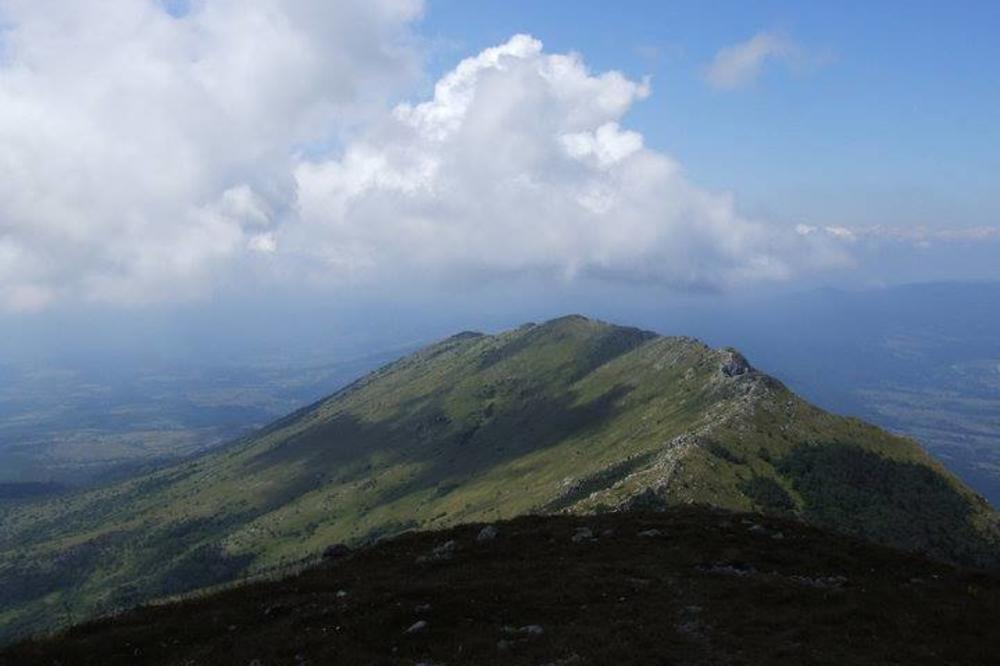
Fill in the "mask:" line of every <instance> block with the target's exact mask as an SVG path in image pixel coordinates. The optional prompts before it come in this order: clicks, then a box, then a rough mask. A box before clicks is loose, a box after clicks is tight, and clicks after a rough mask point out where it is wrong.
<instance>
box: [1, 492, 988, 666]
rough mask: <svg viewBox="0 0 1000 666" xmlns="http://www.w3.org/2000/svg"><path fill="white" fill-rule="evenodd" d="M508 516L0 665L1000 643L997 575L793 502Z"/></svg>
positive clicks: (452, 659) (934, 649)
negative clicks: (794, 517)
mask: <svg viewBox="0 0 1000 666" xmlns="http://www.w3.org/2000/svg"><path fill="white" fill-rule="evenodd" d="M495 527H496V528H497V529H498V535H497V536H496V537H495V538H493V539H491V540H486V541H481V540H478V539H477V535H478V534H479V533H480V527H479V526H472V525H469V526H464V527H459V528H453V529H449V530H445V531H439V532H419V533H412V534H408V535H405V536H402V537H398V538H396V539H392V540H389V541H385V542H382V543H379V544H377V545H375V546H372V547H368V548H365V549H362V550H359V551H356V552H354V553H353V554H351V555H348V556H346V557H344V558H342V559H339V560H336V561H333V562H330V563H326V564H322V565H320V566H318V567H316V568H313V569H310V570H308V571H305V572H304V573H302V574H301V575H298V576H295V577H292V578H288V579H285V580H282V581H278V582H268V583H256V584H252V585H247V586H244V587H239V588H235V589H230V590H227V591H224V592H221V593H217V594H214V595H210V596H206V597H202V598H197V599H191V600H187V601H183V602H181V603H172V604H167V605H161V606H155V607H148V608H143V609H139V610H136V611H132V612H129V613H127V614H125V615H122V616H120V617H117V618H114V619H107V620H103V621H100V622H96V623H93V624H88V625H85V626H81V627H77V628H74V629H72V630H70V631H68V632H66V633H64V634H62V635H59V636H56V637H55V638H52V639H48V640H42V641H39V642H35V643H26V644H22V645H18V646H15V647H13V648H11V649H10V650H8V651H7V652H4V653H0V664H3V665H4V666H6V665H7V664H11V665H13V664H17V665H19V666H30V665H31V664H39V665H41V664H45V665H49V664H55V663H60V664H95V665H96V664H100V665H102V666H104V665H113V664H187V665H189V666H196V665H199V664H211V665H216V664H239V665H240V666H248V665H250V664H254V665H260V666H275V665H278V664H289V665H292V664H294V665H296V666H301V665H302V664H313V665H319V664H406V665H413V664H420V663H422V664H451V665H453V666H454V665H457V664H505V665H512V664H532V665H539V664H550V665H552V664H564V665H569V664H576V665H579V666H584V665H586V664H593V665H606V664H660V663H670V664H766V663H797V664H838V665H839V664H949V663H951V664H987V663H994V664H995V663H996V656H997V655H998V654H1000V631H997V628H996V618H997V617H998V614H1000V579H998V578H996V577H992V576H987V575H984V574H975V573H971V572H967V571H962V570H958V569H952V568H949V567H947V566H945V565H940V564H935V563H932V562H931V561H929V560H926V559H923V558H921V557H918V556H914V555H908V554H904V553H901V552H898V551H893V550H889V549H886V548H882V547H878V546H873V545H869V544H867V543H864V542H860V541H856V540H853V539H850V538H846V537H841V536H836V535H833V534H830V533H826V532H822V531H820V530H817V529H814V528H810V527H806V526H805V525H803V524H801V523H797V522H793V521H790V520H781V519H774V518H760V517H757V516H753V515H748V514H733V513H728V512H724V511H720V510H712V509H705V508H692V507H686V508H674V509H670V510H668V511H665V512H659V513H645V512H639V513H625V514H605V515H600V516H592V517H578V516H572V517H571V516H555V517H525V518H518V519H515V520H513V521H510V522H504V523H498V524H496V525H495ZM585 530H587V531H585ZM590 533H592V534H593V537H592V538H588V536H587V535H588V534H590ZM449 542H451V543H452V545H451V546H448V545H447V544H449ZM418 623H426V624H418Z"/></svg>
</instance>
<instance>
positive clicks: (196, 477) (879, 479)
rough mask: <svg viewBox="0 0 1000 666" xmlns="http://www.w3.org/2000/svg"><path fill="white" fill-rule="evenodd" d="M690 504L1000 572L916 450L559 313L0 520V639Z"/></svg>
mask: <svg viewBox="0 0 1000 666" xmlns="http://www.w3.org/2000/svg"><path fill="white" fill-rule="evenodd" d="M688 503H694V504H704V505H712V506H716V507H720V508H726V509H730V510H737V511H753V510H758V511H766V512H772V513H781V514H787V515H789V516H797V517H799V518H801V519H804V520H805V521H807V522H810V523H812V524H814V525H817V526H821V527H824V528H828V529H833V530H839V531H842V532H845V533H848V534H853V535H856V536H860V537H864V538H868V539H870V540H873V541H878V542H881V543H884V544H888V545H893V546H896V547H899V548H905V549H913V550H919V551H922V552H924V553H927V554H930V555H932V556H934V557H938V558H941V559H943V560H949V561H954V562H965V563H970V564H975V565H982V566H988V565H996V564H997V563H998V562H1000V548H998V545H997V542H998V535H1000V530H998V528H997V514H996V513H995V512H993V511H992V510H991V509H990V507H989V506H988V505H987V504H986V503H985V501H984V500H983V499H982V498H981V497H979V496H977V495H976V494H975V493H973V492H972V491H971V490H969V489H968V488H967V487H965V486H964V485H963V484H962V483H961V482H960V481H958V479H956V478H955V477H954V476H953V475H951V474H950V473H948V472H947V471H946V470H944V468H943V467H941V465H939V464H938V463H936V462H935V461H934V460H933V459H931V458H930V457H929V456H927V454H926V453H924V451H923V450H921V448H920V447H919V446H918V445H917V444H916V443H915V442H913V441H911V440H907V439H903V438H900V437H895V436H893V435H891V434H889V433H887V432H885V431H883V430H880V429H878V428H875V427H873V426H870V425H868V424H865V423H863V422H861V421H858V420H854V419H845V418H841V417H837V416H834V415H831V414H828V413H825V412H823V411H821V410H819V409H816V408H815V407H813V406H811V405H809V404H808V403H806V402H805V401H803V400H801V399H800V398H798V397H797V396H795V395H794V394H793V393H791V392H790V391H788V390H787V389H786V388H785V387H784V386H783V385H782V384H781V383H780V382H778V381H776V380H774V379H772V378H770V377H768V376H766V375H764V374H762V373H760V372H757V371H756V370H754V369H753V368H752V367H751V366H750V365H749V364H747V362H746V361H745V360H744V359H743V358H742V357H741V356H740V355H739V354H738V353H736V352H734V351H731V350H726V349H711V348H709V347H707V346H705V345H703V344H701V343H700V342H698V341H696V340H692V339H690V338H678V337H673V338H671V337H663V336H659V335H656V334H654V333H650V332H647V331H640V330H637V329H634V328H625V327H619V326H613V325H611V324H607V323H603V322H596V321H591V320H588V319H585V318H583V317H564V318H561V319H557V320H554V321H551V322H547V323H545V324H540V325H527V326H523V327H520V328H518V329H515V330H511V331H507V332H505V333H501V334H498V335H482V334H478V333H465V334H460V335H457V336H454V337H452V338H449V339H447V340H445V341H442V342H440V343H438V344H435V345H432V346H430V347H428V348H427V349H424V350H422V351H420V352H418V353H416V354H413V355H411V356H408V357H406V358H404V359H401V360H400V361H398V362H396V363H393V364H391V365H389V366H386V367H385V368H382V369H381V370H379V371H377V372H374V373H372V374H370V375H368V376H367V377H365V378H363V379H361V380H359V381H358V382H356V383H355V384H353V385H351V386H350V387H348V388H346V389H344V390H342V391H340V392H338V393H337V394H335V395H333V396H331V397H329V398H328V399H326V400H323V401H321V402H319V403H317V404H315V405H313V406H311V407H308V408H306V409H303V410H301V411H299V412H296V413H295V414H292V415H290V416H288V417H287V418H285V419H282V420H280V421H278V422H276V423H274V424H273V425H271V426H270V427H268V428H266V429H264V430H263V431H261V432H259V433H257V434H256V435H255V436H253V437H250V438H247V439H245V440H243V441H240V442H236V443H234V444H233V445H231V446H229V447H227V448H225V449H224V450H221V451H218V452H213V453H211V454H209V455H205V456H202V457H200V458H197V459H195V460H192V461H190V462H187V463H184V464H182V465H177V466H173V467H170V468H167V469H164V470H161V471H157V472H155V473H152V474H148V475H145V476H141V477H138V478H135V479H131V480H129V481H126V482H123V483H120V484H116V485H113V486H109V487H106V488H101V489H98V490H94V491H91V492H88V493H85V494H81V495H76V496H67V497H60V498H56V499H52V500H49V501H45V502H30V503H24V504H17V505H9V506H5V505H3V504H2V503H0V642H2V641H3V640H5V639H6V640H10V639H12V638H14V637H18V636H24V635H26V634H29V633H31V632H35V631H39V630H40V629H45V628H51V627H54V626H57V625H59V624H60V623H64V622H66V621H69V620H73V621H79V620H81V619H85V618H87V617H91V616H93V615H95V614H103V613H109V612H115V611H117V610H119V609H121V608H128V607H131V606H134V605H136V604H138V603H143V602H147V601H150V600H152V599H156V598H162V597H164V596H169V595H174V594H178V593H184V592H188V591H192V590H197V589H202V588H205V587H208V586H211V585H215V584H218V583H225V582H229V581H233V580H237V579H239V578H241V577H244V576H247V575H254V574H259V573H262V572H269V571H274V570H281V569H283V568H284V567H287V566H289V565H293V564H295V563H298V562H301V561H302V560H304V559H308V558H312V557H316V556H318V554H319V553H320V551H322V549H323V547H324V546H325V545H327V544H330V543H336V542H347V543H350V544H363V543H368V542H370V541H373V540H376V539H380V538H384V537H386V536H392V535H395V534H399V533H401V532H405V531H410V530H433V529H442V528H447V527H451V526H454V525H458V524H462V523H468V522H483V521H493V520H503V519H508V518H512V517H515V516H519V515H525V514H551V513H572V514H587V513H604V512H611V511H629V510H635V509H659V508H665V507H669V506H675V505H684V504H688Z"/></svg>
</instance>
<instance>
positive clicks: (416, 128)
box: [277, 35, 831, 288]
mask: <svg viewBox="0 0 1000 666" xmlns="http://www.w3.org/2000/svg"><path fill="white" fill-rule="evenodd" d="M649 94H650V88H649V84H648V83H647V82H637V81H631V80H628V79H627V78H625V77H623V76H622V75H621V74H619V73H617V72H610V73H606V74H601V75H596V74H593V73H591V72H590V71H588V69H587V67H586V66H585V64H584V62H583V61H582V60H581V58H580V57H579V56H577V55H559V54H547V53H545V52H544V51H543V48H542V44H541V43H540V42H539V41H537V40H535V39H533V38H531V37H529V36H526V35H518V36H515V37H513V38H512V39H511V40H510V41H508V42H507V43H506V44H503V45H501V46H498V47H495V48H490V49H487V50H485V51H483V52H482V53H480V54H479V55H477V56H475V57H473V58H469V59H467V60H465V61H463V62H462V63H460V64H459V65H458V66H457V67H456V68H455V69H454V70H453V71H452V72H450V73H448V74H447V75H446V76H444V77H443V78H442V79H441V80H440V81H439V82H438V84H437V86H436V88H435V91H434V96H433V99H430V100H429V101H426V102H423V103H421V104H416V105H410V104H404V105H400V106H398V107H397V108H396V109H395V110H394V112H393V113H392V115H391V117H390V118H387V119H385V120H384V121H383V122H381V123H379V124H378V125H377V126H376V127H374V128H372V129H371V130H370V132H369V133H368V134H367V135H366V136H365V137H364V138H363V139H360V140H358V141H356V142H353V143H351V144H350V145H349V146H347V147H346V150H345V152H344V154H343V155H342V156H341V157H339V158H337V159H332V160H320V161H315V162H307V163H304V164H303V165H302V166H300V167H299V169H298V170H297V171H296V181H297V183H298V189H299V193H298V194H299V200H298V203H299V214H300V217H299V219H298V220H297V222H296V223H295V224H293V225H289V226H288V227H286V228H284V229H283V230H282V231H281V232H280V233H279V235H278V237H277V249H278V252H281V251H282V250H283V249H284V250H287V251H289V252H292V253H296V254H298V255H299V256H301V257H303V258H308V259H311V260H313V261H312V264H313V266H314V269H315V271H316V272H317V273H319V274H327V275H331V274H332V275H334V276H337V277H342V278H345V279H351V280H354V279H368V278H373V277H375V278H378V277H382V276H386V275H393V276H398V274H400V273H404V274H409V275H418V276H424V277H434V276H439V277H445V278H450V279H455V278H463V277H464V278H477V277H489V276H497V275H504V274H510V273H514V272H531V273H537V274H543V275H551V276H554V277H556V278H568V277H572V276H575V275H580V274H586V275H591V276H597V277H602V276H603V277H608V278H614V279H624V280H639V281H655V282H661V283H665V284H671V285H675V286H680V287H684V288H690V287H695V288H713V287H725V286H727V285H730V284H732V283H734V282H744V281H748V280H759V279H765V280H766V279H775V278H784V277H787V276H789V275H790V274H791V273H792V272H793V271H794V269H795V268H796V266H795V264H796V261H793V260H792V257H793V256H796V253H801V252H802V250H803V248H804V245H803V244H804V243H805V240H804V239H803V238H802V237H798V238H789V236H794V234H791V233H789V234H783V233H780V232H777V231H774V230H769V229H768V228H766V227H765V226H764V225H762V224H760V223H756V222H753V221H749V220H747V219H744V218H743V217H741V216H740V214H739V213H738V212H737V210H736V208H735V206H734V204H733V201H732V200H731V198H730V197H729V196H726V195H724V194H713V193H710V192H706V191H705V190H703V189H700V188H698V187H697V186H695V185H694V184H692V183H691V182H690V181H689V180H688V179H687V178H686V177H685V175H684V173H683V171H682V169H681V168H680V166H679V165H678V164H677V163H676V162H675V161H673V160H672V159H671V158H669V157H668V156H666V155H663V154H662V153H658V152H656V151H654V150H650V149H648V148H646V147H644V145H643V138H642V136H641V135H640V134H638V133H636V132H633V131H629V130H627V129H624V128H623V127H622V126H621V124H620V123H621V120H622V117H623V116H624V115H625V114H626V112H627V111H628V110H629V108H630V107H631V106H632V105H633V104H634V103H635V102H637V101H638V100H641V99H643V98H644V97H646V96H647V95H649ZM813 240H814V241H815V240H818V239H813ZM805 249H807V250H808V252H806V253H805V255H803V254H799V255H798V256H800V257H802V258H805V257H806V256H807V255H808V257H809V259H813V260H818V261H824V262H825V261H827V260H829V259H830V258H831V257H829V256H824V257H822V258H820V256H819V255H818V254H816V253H814V252H813V251H812V250H818V249H822V248H821V244H818V243H813V244H811V245H809V246H808V247H805Z"/></svg>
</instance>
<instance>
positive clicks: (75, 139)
mask: <svg viewBox="0 0 1000 666" xmlns="http://www.w3.org/2000/svg"><path fill="white" fill-rule="evenodd" d="M420 11H421V6H420V4H419V2H416V1H415V0H358V1H356V2H353V1H352V2H347V1H343V0H342V1H339V2H327V1H325V0H308V1H307V0H296V1H295V2H290V1H289V2H281V1H279V0H270V1H269V0H262V1H260V2H255V3H244V2H241V1H239V0H211V1H208V0H206V1H204V2H193V3H192V4H191V6H190V8H189V11H187V12H185V13H183V14H182V15H180V16H175V15H172V14H171V13H169V12H167V11H166V10H165V9H164V6H163V5H162V4H160V3H157V2H153V0H120V1H116V2H113V3H106V2H98V0H79V1H76V2H72V3H69V2H62V1H61V0H31V1H30V2H28V1H27V0H25V1H24V2H9V1H8V2H3V0H0V25H4V26H7V28H6V29H5V31H4V32H0V305H2V306H4V307H6V308H15V309H31V308H38V307H43V306H45V305H46V304H48V303H51V302H58V301H59V300H64V301H79V300H84V301H86V300H98V301H112V302H126V303H127V302H144V301H156V300H162V299H173V298H183V297H187V296H190V295H194V294H199V293H206V292H207V291H210V290H211V289H212V288H213V286H214V285H216V284H217V283H219V282H224V281H233V282H236V281H241V280H243V279H244V278H247V277H249V276H252V278H253V279H254V280H266V281H273V280H292V281H297V280H310V281H319V282H323V283H326V284H331V285H335V286H336V285H343V284H356V283H359V282H363V283H366V284H375V285H379V284H386V285H396V284H413V283H419V282H421V281H425V282H426V281H430V282H432V283H439V281H442V280H444V281H447V282H448V283H454V282H456V281H469V280H479V279H487V278H496V277H503V276H505V275H510V274H514V273H518V274H525V273H530V274H534V275H538V276H541V277H542V278H546V279H571V278H573V276H576V275H589V276H596V277H603V278H608V279H619V280H641V281H655V282H658V283H664V284H670V285H675V286H680V287H685V288H687V287H724V286H726V285H729V284H732V283H734V282H744V281H748V280H757V279H765V280H766V279H776V278H784V277H787V276H789V275H791V274H792V273H794V272H795V271H796V270H797V269H798V268H799V267H800V263H801V262H802V261H810V262H820V263H822V262H826V261H828V260H830V259H831V256H833V255H828V254H824V253H825V252H827V250H826V248H828V246H830V245H831V244H830V243H829V242H828V239H825V238H824V237H823V235H820V234H813V235H801V234H796V233H794V231H793V230H786V232H784V233H782V232H778V231H776V230H773V229H769V228H767V227H765V226H764V225H762V224H760V223H757V222H753V221H749V220H747V219H744V218H743V217H741V216H740V215H739V213H738V212H737V211H736V209H735V207H734V204H733V202H732V200H731V199H730V198H729V197H728V196H726V195H724V194H713V193H710V192H706V191H704V190H702V189H700V188H698V187H697V186H695V185H694V184H692V183H691V182H689V181H688V179H687V178H686V177H685V175H684V174H683V172H682V170H681V168H680V166H679V165H678V164H676V163H675V162H674V161H673V160H672V159H670V158H669V157H667V156H665V155H663V154H661V153H658V152H656V151H653V150H650V149H648V148H646V147H644V145H643V139H642V137H641V136H640V135H639V134H637V133H635V132H633V131H629V130H627V129H624V128H623V127H622V125H621V123H622V119H623V117H624V115H625V114H626V113H627V111H628V110H629V108H630V107H631V106H632V105H633V104H634V103H636V102H637V101H639V100H641V99H642V98H644V97H646V96H647V95H648V94H650V89H649V84H648V83H647V82H638V81H632V80H629V79H627V78H626V77H624V76H622V75H621V74H619V73H615V72H610V73H604V74H594V73H592V72H590V71H588V69H587V68H586V66H585V65H584V63H583V61H582V59H581V58H580V57H579V56H576V55H558V54H547V53H545V52H544V51H543V48H542V45H541V43H539V42H538V41H537V40H535V39H533V38H531V37H528V36H523V35H519V36H515V37H514V38H512V39H511V40H510V41H509V42H507V43H506V44H503V45H501V46H498V47H496V48H491V49H487V50H485V51H483V52H482V53H480V54H479V55H477V56H475V57H472V58H469V59H467V60H465V61H463V62H462V63H460V64H459V65H458V66H457V67H456V68H455V69H454V70H453V71H452V72H450V73H448V74H447V75H446V76H444V77H443V78H442V79H441V80H440V81H439V82H438V84H437V86H436V88H435V91H434V95H433V98H432V99H430V100H427V101H425V102H423V103H419V104H403V105H399V106H397V107H395V108H392V109H390V108H388V107H386V106H385V99H387V98H388V97H389V96H393V95H398V92H399V91H400V90H401V88H400V87H399V86H400V85H402V84H404V83H405V82H407V81H412V80H413V77H414V76H415V75H418V74H419V63H420V59H419V56H418V55H417V54H415V53H414V52H413V51H412V49H411V48H410V47H411V41H412V40H411V36H410V35H409V34H408V32H407V31H408V26H409V25H410V23H411V21H412V20H413V19H414V18H415V17H416V16H417V15H418V14H419V12H420ZM347 129H349V130H350V131H349V132H348V131H345V130H347ZM804 250H805V251H804ZM834 258H835V257H834Z"/></svg>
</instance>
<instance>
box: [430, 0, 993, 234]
mask: <svg viewBox="0 0 1000 666" xmlns="http://www.w3.org/2000/svg"><path fill="white" fill-rule="evenodd" d="M998 26H1000V3H997V2H948V3H943V2H924V1H914V2H904V1H902V0H895V1H893V0H885V1H880V2H860V1H847V2H830V3H822V2H657V1H640V2H619V3H613V5H612V4H609V3H607V2H596V1H586V0H585V1H580V2H528V1H524V0H513V1H510V0H508V1H497V0H482V1H477V2H463V1H461V0H431V2H430V5H429V6H428V10H427V13H426V16H425V18H424V20H423V21H422V22H421V24H420V30H421V32H422V33H423V34H424V35H425V36H426V37H427V38H429V39H430V40H431V42H432V44H433V45H434V50H433V54H434V57H433V59H432V63H433V67H432V70H433V71H436V72H440V71H443V70H445V69H448V68H450V67H451V66H452V65H453V62H454V59H455V58H457V57H462V56H465V55H469V54H472V53H476V52H478V51H479V50H480V49H481V48H484V47H486V46H489V45H493V44H497V43H500V42H502V41H504V40H506V39H507V38H508V37H509V36H510V35H511V34H514V33H516V32H528V33H531V34H532V35H534V36H536V37H538V38H539V39H540V40H542V41H543V42H544V43H545V45H546V49H547V50H552V51H556V52H565V51H577V52H579V53H581V54H582V55H583V56H584V57H585V59H586V61H587V63H588V64H589V65H590V66H591V67H592V68H593V69H595V70H598V71H601V70H606V69H619V70H621V71H623V72H625V73H627V74H629V75H630V76H633V77H641V76H642V75H644V74H649V75H651V76H652V77H653V91H654V92H653V95H652V96H651V97H650V98H649V99H647V100H645V101H644V102H642V103H640V104H637V105H636V106H635V107H634V109H633V110H632V112H631V113H630V115H629V117H628V125H629V126H632V127H635V128H637V129H639V130H640V131H641V132H642V133H643V134H644V135H645V138H646V141H647V143H648V144H649V145H651V146H652V147H655V148H657V149H660V150H663V151H665V152H667V153H669V154H671V155H674V156H676V157H677V158H678V159H679V160H680V162H681V163H682V164H683V165H684V166H685V168H686V169H687V170H688V172H689V173H690V174H691V175H692V176H693V178H694V179H695V180H696V181H697V182H699V183H701V184H703V185H706V186H709V187H712V188H715V189H721V190H733V191H734V192H736V193H737V194H738V196H739V199H740V202H741V204H742V205H743V206H745V207H746V208H747V209H748V210H749V211H751V212H752V213H754V214H758V215H762V216H767V217H769V218H774V217H778V218H781V219H786V220H789V221H800V220H801V221H813V222H815V223H819V224H865V225H867V224H875V223H886V224H927V225H938V224H940V225H952V226H956V225H957V226H964V225H973V226H976V225H986V224H990V225H992V224H998V223H1000V203H998V198H997V196H996V192H997V186H998V183H997V174H998V173H1000V150H998V148H1000V129H998V125H1000V123H998V122H997V120H998V118H1000V64H998V63H1000V39H997V28H998ZM761 31H775V32H778V33H782V34H784V35H786V36H788V38H790V39H791V40H794V42H795V43H797V44H798V45H799V46H800V47H801V49H802V50H803V52H804V55H805V58H807V59H809V60H812V61H814V62H811V63H808V64H806V65H804V66H803V67H802V68H801V69H802V70H803V71H790V70H789V68H787V67H784V66H782V65H780V64H775V63H772V64H771V65H770V66H767V67H765V68H764V70H763V72H762V74H761V76H760V78H759V80H758V81H757V82H756V83H755V85H752V86H750V87H748V88H746V89H741V90H736V91H718V90H714V89H712V88H711V87H709V86H706V85H705V81H704V77H703V73H704V67H705V66H706V64H707V63H709V62H710V61H711V59H712V57H713V56H714V54H715V53H716V52H717V51H718V50H719V49H720V48H723V47H725V46H728V45H731V44H734V43H738V42H743V41H745V40H747V39H749V38H750V37H752V36H753V35H754V34H755V33H758V32H761Z"/></svg>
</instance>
